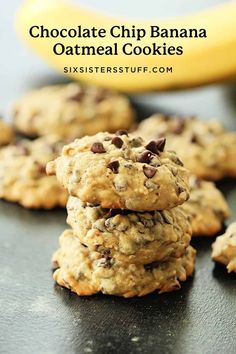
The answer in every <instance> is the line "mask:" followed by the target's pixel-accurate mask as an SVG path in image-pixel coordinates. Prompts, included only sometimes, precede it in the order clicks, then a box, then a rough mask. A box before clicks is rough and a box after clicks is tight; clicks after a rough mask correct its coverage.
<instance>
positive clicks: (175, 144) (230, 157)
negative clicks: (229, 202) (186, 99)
mask: <svg viewBox="0 0 236 354" xmlns="http://www.w3.org/2000/svg"><path fill="white" fill-rule="evenodd" d="M134 135H136V136H142V137H143V138H144V139H146V140H150V139H158V138H160V137H163V136H164V137H165V138H166V148H167V150H174V151H176V153H177V154H178V155H179V157H180V158H181V160H182V161H183V162H184V166H185V167H186V168H188V169H189V170H190V172H191V174H193V175H195V176H198V177H200V178H202V179H208V180H213V181H214V180H219V179H221V178H223V177H236V164H235V163H233V161H234V160H235V156H236V133H234V132H228V131H226V130H225V129H224V127H223V126H222V124H221V123H219V122H217V121H213V120H212V121H207V122H206V121H202V120H200V119H198V118H195V117H192V118H191V117H186V118H181V117H176V116H173V117H171V116H165V115H163V114H156V115H153V116H151V117H150V118H148V119H146V120H144V121H142V122H141V123H140V124H139V126H138V129H137V130H136V131H135V132H134Z"/></svg>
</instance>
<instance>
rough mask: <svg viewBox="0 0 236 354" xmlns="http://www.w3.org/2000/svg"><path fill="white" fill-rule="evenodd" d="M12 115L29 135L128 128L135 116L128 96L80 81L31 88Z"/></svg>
mask: <svg viewBox="0 0 236 354" xmlns="http://www.w3.org/2000/svg"><path fill="white" fill-rule="evenodd" d="M13 115H14V123H15V126H16V128H17V129H18V131H20V132H22V133H24V134H26V135H28V136H33V137H36V136H43V135H48V134H57V135H59V136H60V137H62V138H68V139H74V138H77V137H81V136H84V135H93V134H96V133H97V132H99V131H104V130H105V131H110V132H114V131H116V130H118V129H121V128H124V129H129V128H130V127H131V125H132V124H133V118H134V112H133V109H132V107H131V105H130V102H129V100H128V98H126V97H125V96H123V95H121V94H118V93H116V92H113V91H109V90H105V89H102V88H97V87H93V86H84V85H80V84H78V83H70V84H66V85H55V86H48V87H43V88H41V89H38V90H34V91H30V92H29V93H27V94H26V95H25V96H24V97H22V98H21V99H20V100H19V101H17V102H16V103H15V104H14V107H13Z"/></svg>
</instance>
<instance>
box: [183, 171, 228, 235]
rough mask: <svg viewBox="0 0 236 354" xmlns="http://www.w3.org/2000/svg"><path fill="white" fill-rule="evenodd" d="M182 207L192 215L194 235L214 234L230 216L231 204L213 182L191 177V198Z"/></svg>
mask: <svg viewBox="0 0 236 354" xmlns="http://www.w3.org/2000/svg"><path fill="white" fill-rule="evenodd" d="M182 208H183V209H184V210H185V211H186V212H187V214H189V215H190V216H191V217H192V229H193V236H213V235H214V234H216V233H217V232H219V231H220V230H221V228H222V224H223V222H224V221H225V220H226V219H227V218H228V217H229V216H230V210H229V206H228V204H227V202H226V200H225V198H224V196H223V194H222V193H221V191H220V190H219V189H217V188H216V186H215V184H214V183H213V182H207V181H202V180H200V179H198V178H197V177H195V176H191V177H190V198H189V200H188V201H187V202H186V203H184V204H183V206H182Z"/></svg>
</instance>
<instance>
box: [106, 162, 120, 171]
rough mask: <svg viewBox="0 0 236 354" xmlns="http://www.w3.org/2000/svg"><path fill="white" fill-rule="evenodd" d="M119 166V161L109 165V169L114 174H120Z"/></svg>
mask: <svg viewBox="0 0 236 354" xmlns="http://www.w3.org/2000/svg"><path fill="white" fill-rule="evenodd" d="M119 166H120V164H119V161H112V162H110V163H109V164H108V165H107V167H108V168H109V169H110V170H112V172H113V173H118V169H119Z"/></svg>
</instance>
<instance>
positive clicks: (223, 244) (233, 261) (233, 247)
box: [212, 222, 236, 273]
mask: <svg viewBox="0 0 236 354" xmlns="http://www.w3.org/2000/svg"><path fill="white" fill-rule="evenodd" d="M212 248H213V251H212V259H213V260H214V261H216V262H220V263H222V264H225V265H226V266H227V270H228V272H229V273H230V272H236V222H234V223H232V224H231V225H230V226H229V227H228V228H227V230H226V232H225V233H224V234H223V235H222V236H219V237H217V239H216V241H215V242H214V243H213V245H212Z"/></svg>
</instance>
